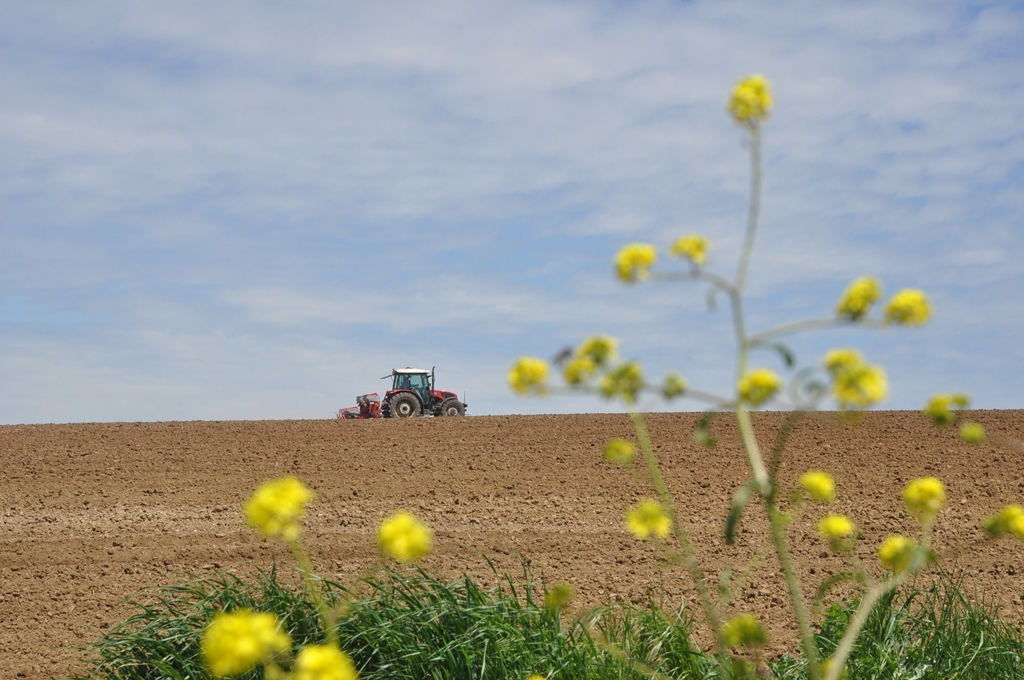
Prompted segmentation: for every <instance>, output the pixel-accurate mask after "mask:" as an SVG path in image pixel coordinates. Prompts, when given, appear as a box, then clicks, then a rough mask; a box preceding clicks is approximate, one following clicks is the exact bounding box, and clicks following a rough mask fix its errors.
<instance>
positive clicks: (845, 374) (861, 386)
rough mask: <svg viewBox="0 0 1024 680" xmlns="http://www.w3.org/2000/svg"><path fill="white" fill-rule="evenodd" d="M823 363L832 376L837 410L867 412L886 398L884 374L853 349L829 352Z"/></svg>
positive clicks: (886, 384) (878, 367) (887, 384)
mask: <svg viewBox="0 0 1024 680" xmlns="http://www.w3.org/2000/svg"><path fill="white" fill-rule="evenodd" d="M823 363H824V364H825V368H826V369H827V370H828V372H829V373H831V374H832V396H833V397H834V398H835V400H836V403H837V404H838V405H839V407H840V408H844V409H846V408H867V407H868V406H871V405H872V404H877V403H878V402H880V401H882V400H883V399H885V397H886V396H887V395H888V394H889V381H888V379H887V378H886V376H885V371H883V370H882V368H881V367H880V366H874V365H871V364H868V363H866V362H865V361H864V357H863V356H862V355H861V353H860V352H858V351H857V350H855V349H851V348H849V347H842V348H839V349H834V350H831V351H830V352H828V354H826V355H825V360H824V362H823Z"/></svg>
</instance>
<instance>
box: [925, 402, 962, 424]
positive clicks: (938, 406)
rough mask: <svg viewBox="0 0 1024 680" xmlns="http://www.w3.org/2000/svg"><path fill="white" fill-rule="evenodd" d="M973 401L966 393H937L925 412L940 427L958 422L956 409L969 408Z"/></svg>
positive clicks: (926, 406)
mask: <svg viewBox="0 0 1024 680" xmlns="http://www.w3.org/2000/svg"><path fill="white" fill-rule="evenodd" d="M970 403H971V400H970V398H969V397H968V396H967V395H966V394H936V395H935V396H933V397H932V398H931V399H929V400H928V403H927V404H926V405H925V407H924V414H925V415H926V416H928V417H929V418H931V419H932V421H933V422H934V423H935V424H936V425H938V426H939V427H944V426H946V425H952V424H953V423H955V422H956V413H955V412H954V409H964V408H967V407H968V406H969V405H970Z"/></svg>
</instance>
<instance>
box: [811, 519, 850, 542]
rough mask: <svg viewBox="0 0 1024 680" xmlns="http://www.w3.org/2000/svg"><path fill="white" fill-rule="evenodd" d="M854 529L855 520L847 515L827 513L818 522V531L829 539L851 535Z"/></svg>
mask: <svg viewBox="0 0 1024 680" xmlns="http://www.w3.org/2000/svg"><path fill="white" fill-rule="evenodd" d="M854 529H855V527H854V526H853V522H851V521H850V518H849V517H847V516H846V515H825V516H824V517H822V518H821V520H820V521H819V522H818V533H820V534H821V535H822V536H824V537H825V539H826V540H829V541H834V540H836V539H837V538H843V537H844V536H850V535H851V534H853V532H854Z"/></svg>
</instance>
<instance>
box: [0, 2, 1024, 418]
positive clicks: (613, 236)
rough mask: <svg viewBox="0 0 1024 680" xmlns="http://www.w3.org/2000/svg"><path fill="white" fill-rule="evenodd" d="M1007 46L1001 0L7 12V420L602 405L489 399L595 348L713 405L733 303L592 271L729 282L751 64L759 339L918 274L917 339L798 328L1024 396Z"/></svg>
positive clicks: (1005, 7) (3, 365)
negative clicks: (450, 402) (928, 309)
mask: <svg viewBox="0 0 1024 680" xmlns="http://www.w3.org/2000/svg"><path fill="white" fill-rule="evenodd" d="M1022 35H1024V7H1022V5H1021V4H1020V3H1010V4H1000V3H992V4H988V3H963V2H948V3H933V2H901V3H892V2H857V3H817V2H781V3H760V2H720V1H703V0H697V1H694V2H686V3H678V2H630V3H622V2H598V1H592V2H534V1H532V0H517V1H516V2H465V1H462V2H444V1H440V2H432V3H401V2H386V1H385V2H375V3H324V2H296V3H288V4H287V5H280V4H275V3H234V2H223V3H215V4H214V5H212V6H211V5H210V4H209V3H200V2H195V3H187V2H174V3H162V2H152V3H141V4H140V3H128V2H125V3H115V2H103V1H101V0H100V1H97V2H91V3H78V4H75V3H72V4H69V3H63V2H60V3H58V2H46V1H40V2H33V3H10V4H8V5H7V6H6V7H5V21H4V22H3V24H2V25H0V233H2V236H3V240H2V243H3V247H2V248H0V386H2V389H0V423H35V422H68V421H131V420H178V419H256V418H321V417H331V416H332V414H333V412H334V411H335V410H336V409H337V408H339V407H341V406H346V405H349V404H351V403H354V396H355V395H356V394H359V393H362V392H366V391H372V390H376V389H380V388H381V387H382V386H383V383H381V382H380V381H379V380H378V378H379V377H380V376H382V375H384V374H386V373H388V372H389V371H390V369H391V368H392V367H395V366H405V365H413V366H426V367H429V366H433V365H436V366H437V372H438V381H439V386H442V387H445V388H448V389H454V390H457V391H459V392H460V393H462V392H465V393H466V397H467V400H468V401H469V404H470V413H471V414H502V413H538V412H573V411H592V410H614V407H613V406H611V405H609V404H607V403H604V402H601V401H598V400H595V399H591V398H567V397H565V398H563V397H559V398H552V399H546V400H524V399H520V398H517V397H515V396H513V395H512V394H511V393H510V392H509V390H508V389H507V388H506V386H505V378H504V376H505V372H506V371H507V369H508V366H509V365H510V364H511V363H512V362H513V361H514V360H515V358H516V357H517V356H519V355H520V354H531V355H539V356H551V355H552V354H554V353H555V352H556V351H557V350H558V349H559V348H561V347H563V346H565V345H569V344H574V343H577V342H579V341H580V340H582V339H583V338H584V337H585V336H586V335H588V334H591V333H595V332H605V333H610V334H612V335H615V336H617V337H619V338H620V339H621V342H622V352H623V354H625V355H627V356H629V357H633V358H636V359H639V360H641V361H642V362H643V363H644V365H645V367H646V369H647V371H648V373H649V374H651V375H654V376H658V375H661V374H662V373H664V372H665V371H667V370H670V369H676V370H679V371H680V372H682V373H683V374H684V375H686V376H687V377H688V378H689V379H690V381H691V383H692V384H694V385H695V386H701V387H704V388H707V389H711V390H727V389H728V388H729V385H730V383H731V375H732V373H731V360H732V353H733V349H734V348H733V345H732V338H731V335H730V327H729V325H728V318H727V315H726V314H725V313H724V312H725V310H724V309H719V310H718V311H717V312H711V313H709V312H708V311H707V310H706V309H705V306H704V292H703V290H701V289H700V288H699V287H697V286H694V285H686V284H683V285H679V284H676V285H643V286H634V287H624V286H622V285H620V284H618V283H616V281H615V280H614V278H613V276H612V269H611V261H612V258H613V256H614V254H615V252H616V251H617V250H618V248H619V247H620V246H621V245H623V244H624V243H628V242H633V241H647V242H652V243H656V244H659V245H661V246H664V245H667V244H668V243H669V242H670V241H671V240H672V239H673V238H674V237H676V236H678V235H680V234H683V233H687V232H702V233H705V234H707V235H708V236H709V237H710V238H711V239H712V241H713V242H714V244H715V249H714V251H713V254H712V258H711V264H710V268H711V269H712V270H715V271H719V272H722V273H725V274H728V273H731V272H732V271H733V270H734V267H735V258H736V254H737V252H738V248H739V242H740V239H741V238H742V227H743V224H744V219H745V209H746V201H747V183H748V174H747V173H748V165H747V163H748V160H747V156H746V155H745V154H746V152H745V150H744V148H743V146H742V143H741V142H742V139H743V134H742V131H741V130H740V129H739V128H738V127H737V126H736V125H735V124H733V123H732V122H731V121H730V120H729V118H728V116H727V115H726V113H725V111H724V102H725V100H726V98H727V95H728V92H729V90H730V89H731V87H732V85H733V84H734V83H735V82H736V80H737V79H738V78H740V77H742V76H744V75H746V74H749V73H755V72H757V73H763V74H765V75H766V76H768V77H769V78H770V79H771V80H772V83H773V87H774V92H775V97H776V107H775V109H774V111H773V116H772V120H771V121H770V122H769V123H768V125H767V126H766V129H765V172H766V181H765V195H764V208H763V212H762V217H763V220H762V229H761V231H760V233H759V237H758V244H757V251H756V253H755V255H754V260H753V263H752V268H751V274H750V279H749V294H750V297H749V303H748V310H749V318H750V320H751V325H752V328H753V329H755V330H756V329H758V328H763V327H765V326H767V325H773V324H774V323H777V322H781V321H788V320H793V319H798V318H804V317H809V316H820V315H822V314H828V313H830V312H831V310H832V309H833V307H834V305H835V300H836V299H837V297H838V296H839V294H840V292H841V291H842V289H843V288H844V287H845V285H846V284H847V283H848V282H849V281H850V280H851V279H853V278H854V277H856V276H859V275H862V274H873V275H876V276H879V277H881V278H882V279H883V281H884V282H885V284H886V288H887V290H888V291H889V292H892V291H895V290H896V289H898V288H902V287H907V286H913V287H921V288H924V289H925V290H926V291H928V293H929V294H930V296H931V298H932V300H933V302H934V305H935V317H934V320H933V322H932V323H931V324H929V325H928V326H926V327H925V328H923V329H916V330H907V331H886V332H881V333H878V332H868V331H856V330H846V331H842V332H836V331H833V332H828V333H818V334H814V335H808V336H806V337H804V336H801V337H799V338H796V339H794V340H793V341H792V345H793V348H794V349H795V350H796V352H797V355H798V357H799V358H800V359H801V361H802V362H803V363H805V364H807V363H814V362H816V361H817V360H818V358H819V357H820V356H821V355H822V353H823V352H824V351H825V350H827V349H828V348H830V347H834V346H839V345H850V344H852V345H856V346H859V347H862V348H863V349H864V350H865V352H866V353H867V355H868V358H869V359H870V360H872V361H875V362H878V363H881V364H882V365H884V366H885V367H886V369H887V371H888V373H889V377H890V381H891V383H892V391H891V397H890V399H889V401H888V402H887V403H886V406H887V407H889V408H918V407H920V405H921V404H922V403H923V402H924V400H925V399H926V398H927V396H928V395H929V394H931V393H932V392H936V391H940V390H943V391H949V390H963V391H967V392H969V393H970V394H972V395H973V397H974V400H975V404H976V405H978V406H981V407H993V408H1020V407H1024V379H1021V378H1020V373H1021V369H1022V368H1024V349H1022V343H1021V339H1022V337H1024V295H1022V292H1024V239H1022V238H1021V232H1022V228H1024V191H1022V189H1024V87H1022V84H1024V82H1022V81H1024V41H1021V40H1020V36H1022ZM755 363H756V364H760V365H766V366H772V367H775V368H779V369H781V367H780V366H779V365H778V361H777V359H776V358H775V357H773V356H771V355H768V354H765V355H761V356H758V357H756V359H755ZM653 406H655V407H658V405H657V404H654V405H653ZM698 407H699V405H698V404H695V403H684V404H683V408H698Z"/></svg>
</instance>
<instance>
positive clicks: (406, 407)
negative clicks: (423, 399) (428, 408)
mask: <svg viewBox="0 0 1024 680" xmlns="http://www.w3.org/2000/svg"><path fill="white" fill-rule="evenodd" d="M419 414H420V400H419V399H417V398H416V397H415V396H413V395H411V394H409V393H403V394H396V395H395V396H393V397H392V398H391V415H392V416H394V417H395V418H415V417H416V416H418V415H419Z"/></svg>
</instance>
